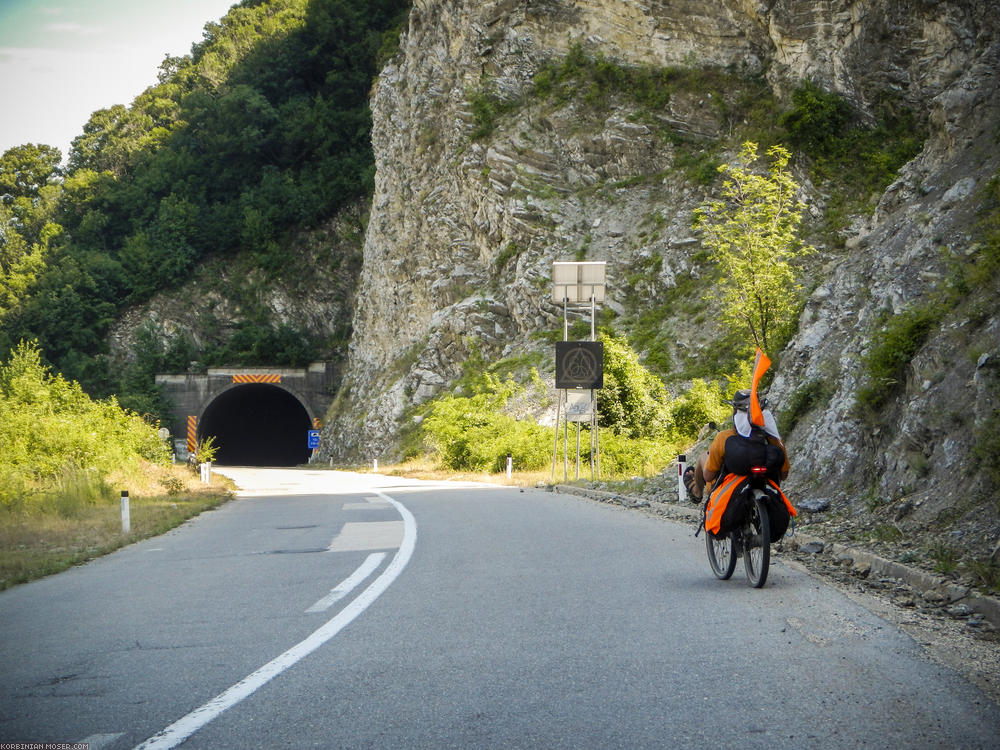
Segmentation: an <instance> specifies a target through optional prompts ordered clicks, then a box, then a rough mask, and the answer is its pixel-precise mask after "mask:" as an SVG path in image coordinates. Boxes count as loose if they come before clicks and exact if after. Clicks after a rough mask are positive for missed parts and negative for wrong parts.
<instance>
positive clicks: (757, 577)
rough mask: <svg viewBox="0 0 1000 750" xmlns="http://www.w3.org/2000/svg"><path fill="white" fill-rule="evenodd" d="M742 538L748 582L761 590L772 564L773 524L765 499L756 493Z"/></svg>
mask: <svg viewBox="0 0 1000 750" xmlns="http://www.w3.org/2000/svg"><path fill="white" fill-rule="evenodd" d="M742 536H743V539H742V540H741V542H742V544H743V567H744V568H746V571H747V581H748V582H749V583H750V585H751V586H753V587H754V588H755V589H759V588H760V587H761V586H763V585H764V582H765V581H766V580H767V569H768V567H769V566H770V564H771V524H770V522H769V520H768V517H767V507H766V506H765V505H764V499H763V498H762V497H761V496H760V495H758V494H757V493H756V492H754V497H753V500H752V501H751V502H750V504H749V506H748V508H747V520H746V522H745V523H744V525H743V534H742Z"/></svg>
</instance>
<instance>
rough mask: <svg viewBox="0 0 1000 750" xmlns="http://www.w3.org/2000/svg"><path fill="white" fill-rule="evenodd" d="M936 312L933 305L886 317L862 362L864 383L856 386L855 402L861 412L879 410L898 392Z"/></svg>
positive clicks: (934, 319) (932, 326) (932, 323)
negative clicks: (856, 397) (858, 386)
mask: <svg viewBox="0 0 1000 750" xmlns="http://www.w3.org/2000/svg"><path fill="white" fill-rule="evenodd" d="M939 315H940V312H939V310H938V309H937V308H936V307H935V306H934V305H933V304H928V305H922V306H919V307H914V308H911V309H910V310H907V311H905V312H903V313H900V314H899V315H895V316H893V317H892V318H890V319H889V321H888V322H887V323H886V325H885V327H884V328H883V329H882V331H881V332H880V333H879V334H877V335H876V336H875V337H874V340H873V343H872V347H871V349H870V350H869V352H868V355H867V356H866V357H865V358H864V362H863V364H864V375H865V378H866V380H867V382H866V384H865V385H864V386H862V387H861V388H859V389H858V405H859V406H860V407H861V408H862V410H863V411H864V412H865V413H868V414H871V413H876V412H878V411H880V410H881V409H882V407H883V406H885V404H886V403H887V402H888V401H889V400H890V399H891V398H892V397H893V396H894V395H895V394H896V393H898V392H899V390H900V388H901V387H902V384H903V382H904V381H905V379H906V367H907V365H909V363H910V362H911V361H912V360H913V357H914V356H915V355H916V353H917V352H918V351H919V350H920V347H921V346H923V345H924V342H925V341H926V340H927V337H928V336H929V335H930V333H931V330H932V329H933V328H934V326H935V325H936V324H937V323H938V316H939Z"/></svg>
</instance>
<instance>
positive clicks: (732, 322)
mask: <svg viewBox="0 0 1000 750" xmlns="http://www.w3.org/2000/svg"><path fill="white" fill-rule="evenodd" d="M767 156H768V158H769V159H770V164H769V166H768V169H767V173H766V174H760V173H758V172H755V171H753V170H752V168H751V167H752V165H753V163H754V162H755V161H757V144H756V143H753V142H751V141H747V142H746V143H744V144H743V148H742V149H741V150H740V153H739V156H738V158H737V163H736V164H735V165H730V164H723V165H721V166H720V167H719V172H720V173H721V174H722V175H724V181H723V183H722V191H721V192H722V197H721V198H718V199H713V200H708V201H706V202H705V203H703V204H702V205H701V206H700V207H699V208H698V209H697V210H696V211H695V221H694V226H695V228H696V229H698V230H700V231H701V233H702V244H703V245H704V246H705V248H706V249H707V250H708V251H709V253H710V254H711V258H712V260H713V261H714V262H715V263H716V267H717V269H718V273H719V284H718V291H717V294H718V297H719V299H720V301H721V303H722V315H721V317H722V321H723V323H724V324H726V325H727V326H731V327H734V328H738V329H741V330H743V331H745V332H746V333H747V334H748V335H749V336H750V338H752V339H753V343H754V344H755V345H757V346H759V347H761V348H762V349H764V350H765V351H768V350H769V349H770V348H771V347H772V345H775V344H779V343H781V339H782V337H784V336H786V335H787V334H788V333H789V332H790V330H791V326H792V324H793V322H794V321H793V319H794V315H795V312H796V310H797V309H798V305H799V292H800V290H801V287H800V285H799V284H798V282H797V280H796V272H795V269H794V268H793V266H792V261H793V260H795V259H796V258H798V257H800V256H802V255H803V254H805V253H807V252H809V251H810V250H811V249H812V248H810V247H807V246H804V245H803V243H802V242H801V241H800V239H799V237H798V230H799V225H800V223H801V221H802V211H803V210H804V209H805V204H804V203H803V202H802V201H800V200H798V199H796V197H795V196H796V193H797V191H798V189H799V186H798V184H797V183H796V182H795V180H793V179H792V177H791V175H790V174H789V173H788V171H787V170H786V167H787V166H788V161H789V159H790V158H791V154H790V153H789V152H788V151H787V150H786V149H785V148H783V147H782V146H772V147H771V148H769V149H768V150H767Z"/></svg>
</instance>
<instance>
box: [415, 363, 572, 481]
mask: <svg viewBox="0 0 1000 750" xmlns="http://www.w3.org/2000/svg"><path fill="white" fill-rule="evenodd" d="M480 387H482V388H485V389H486V390H484V391H482V392H480V393H476V394H474V395H472V396H452V395H449V396H445V397H443V398H441V399H439V400H437V401H435V402H434V403H433V405H432V406H431V408H430V411H429V413H428V415H427V416H426V417H425V419H424V421H423V422H422V423H421V431H422V432H423V433H424V435H425V436H426V439H427V442H428V443H429V444H430V445H431V446H432V447H433V449H434V450H435V451H436V452H437V455H438V460H439V461H440V462H441V464H442V465H443V466H444V467H445V468H448V469H454V470H456V471H492V472H500V471H504V470H505V469H506V466H507V454H508V453H510V454H511V456H512V457H513V459H514V466H515V468H517V469H518V470H523V471H531V470H536V469H541V468H544V467H545V466H546V464H547V463H548V461H549V460H551V455H552V447H551V446H552V443H553V437H554V436H553V433H552V430H551V429H549V428H545V427H542V426H541V425H538V424H536V423H535V422H533V421H531V420H527V419H524V420H518V419H515V418H514V417H512V416H510V415H508V414H504V413H503V412H502V409H503V407H504V406H505V405H506V403H507V401H508V399H509V398H510V397H511V396H512V395H514V394H515V393H516V392H518V391H519V390H521V388H520V386H518V385H517V384H515V383H514V382H513V381H510V380H508V381H505V382H500V381H499V380H497V379H496V378H494V377H492V376H490V375H487V376H486V378H485V382H484V383H483V384H482V385H481V386H480Z"/></svg>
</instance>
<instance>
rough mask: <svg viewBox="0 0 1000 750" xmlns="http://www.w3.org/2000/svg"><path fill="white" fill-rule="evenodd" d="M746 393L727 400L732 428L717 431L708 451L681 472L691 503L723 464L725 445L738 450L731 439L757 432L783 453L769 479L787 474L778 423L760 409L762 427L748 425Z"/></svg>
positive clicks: (716, 474) (778, 478)
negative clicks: (731, 411)
mask: <svg viewBox="0 0 1000 750" xmlns="http://www.w3.org/2000/svg"><path fill="white" fill-rule="evenodd" d="M750 396H751V392H750V391H749V390H741V391H737V392H736V395H735V396H734V397H733V400H732V401H730V402H729V403H730V404H731V405H732V407H733V427H732V428H731V429H728V430H722V431H721V432H719V433H718V434H717V435H716V436H715V438H714V439H713V440H712V444H711V445H710V446H709V448H708V450H707V451H706V452H704V453H702V454H701V455H700V456H699V457H698V460H697V461H696V462H695V465H694V467H688V469H687V471H685V472H684V486H685V487H687V490H688V493H689V494H690V495H691V499H692V500H693V501H694V502H699V503H700V502H701V501H702V499H703V497H704V494H705V485H706V484H708V483H709V482H712V481H714V480H715V479H716V478H717V477H718V476H719V474H720V472H721V471H722V468H723V466H724V465H725V458H726V450H727V447H726V446H727V444H728V445H729V446H730V449H731V450H739V445H740V443H739V442H735V443H730V439H731V438H750V437H752V436H754V435H759V436H760V437H761V438H763V439H765V440H766V441H767V443H769V444H770V445H773V446H776V447H778V448H780V449H781V453H782V454H783V459H782V460H781V466H780V469H779V468H778V467H777V462H775V466H774V467H772V473H773V474H774V475H775V476H772V477H771V478H772V479H774V480H775V481H779V480H782V479H785V478H786V477H787V476H788V472H789V469H790V468H791V465H790V463H789V461H788V451H787V450H785V444H784V443H783V442H781V436H780V435H779V434H778V425H777V423H776V422H775V419H774V415H773V414H771V412H770V411H769V410H768V409H763V410H762V412H763V416H764V420H763V421H764V426H763V428H760V427H756V426H755V425H753V424H751V422H750V416H749V410H750ZM772 453H773V452H772Z"/></svg>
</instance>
